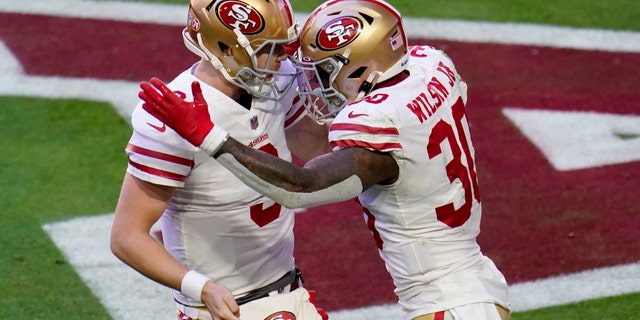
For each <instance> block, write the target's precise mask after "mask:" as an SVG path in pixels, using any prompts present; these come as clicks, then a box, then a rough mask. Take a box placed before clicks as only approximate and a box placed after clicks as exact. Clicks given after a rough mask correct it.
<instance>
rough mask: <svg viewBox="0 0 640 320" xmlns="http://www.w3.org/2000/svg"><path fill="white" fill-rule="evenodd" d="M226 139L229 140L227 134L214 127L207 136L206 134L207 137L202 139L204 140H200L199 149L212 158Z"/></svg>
mask: <svg viewBox="0 0 640 320" xmlns="http://www.w3.org/2000/svg"><path fill="white" fill-rule="evenodd" d="M227 139H229V133H228V132H226V131H225V130H223V129H222V128H220V127H218V126H215V125H214V126H213V128H212V129H211V131H210V132H209V134H207V136H206V137H204V140H202V144H200V149H201V150H203V151H204V152H206V153H207V154H208V155H210V156H212V157H213V155H214V154H216V152H218V150H220V148H221V147H222V145H223V144H224V143H225V142H226V141H227Z"/></svg>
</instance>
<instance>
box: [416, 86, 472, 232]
mask: <svg viewBox="0 0 640 320" xmlns="http://www.w3.org/2000/svg"><path fill="white" fill-rule="evenodd" d="M452 111H453V119H454V122H455V123H454V125H455V128H454V127H453V126H451V124H449V123H447V122H445V121H444V120H440V121H439V122H438V123H437V124H436V125H435V127H434V128H433V131H431V135H430V136H429V143H428V144H427V154H428V155H429V159H433V158H434V157H436V156H438V155H441V154H442V148H441V144H442V143H443V142H447V143H448V144H449V147H450V148H451V153H452V158H451V159H449V162H448V163H447V166H446V170H447V177H448V178H449V182H450V183H453V182H454V181H455V180H459V181H460V183H462V186H463V187H464V204H463V205H462V206H461V207H460V208H458V209H455V207H454V205H453V203H447V204H445V205H443V206H440V207H437V208H436V216H437V217H438V220H439V221H441V222H443V223H445V224H446V225H448V226H449V227H451V228H455V227H459V226H461V225H463V224H464V223H465V222H466V221H467V220H468V219H469V217H470V216H471V204H472V203H473V199H474V198H475V199H476V201H478V202H480V191H479V190H478V179H477V176H476V170H475V165H474V162H473V156H472V154H471V149H470V147H469V146H470V144H471V142H470V139H469V137H467V134H466V133H465V131H464V129H465V125H464V124H463V122H462V120H463V118H464V116H465V114H464V103H463V102H462V99H458V101H457V102H456V103H455V104H454V105H453V108H452ZM456 133H457V134H458V137H459V140H458V139H457V138H456ZM463 152H464V157H465V159H467V165H468V167H466V166H465V165H464V163H463V162H462V154H463Z"/></svg>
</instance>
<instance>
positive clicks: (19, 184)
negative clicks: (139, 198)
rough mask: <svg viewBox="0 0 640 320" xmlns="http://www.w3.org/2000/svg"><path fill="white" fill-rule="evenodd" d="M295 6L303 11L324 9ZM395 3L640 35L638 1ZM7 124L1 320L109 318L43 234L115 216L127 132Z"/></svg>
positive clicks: (104, 124)
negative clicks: (51, 226) (84, 218)
mask: <svg viewBox="0 0 640 320" xmlns="http://www.w3.org/2000/svg"><path fill="white" fill-rule="evenodd" d="M52 1H55V0H52ZM138 1H139V0H138ZM148 2H167V3H170V2H171V3H186V1H184V0H174V1H161V0H155V1H152V0H149V1H148ZM292 2H293V6H294V8H295V9H296V10H298V11H303V12H308V11H310V10H312V9H313V7H314V6H315V5H317V4H319V3H320V2H319V1H296V0H293V1H292ZM392 3H393V4H394V5H396V6H397V7H398V9H399V10H400V11H401V12H403V13H410V14H405V15H407V16H409V15H411V16H423V17H434V18H450V19H468V20H487V21H520V22H531V23H541V24H554V25H564V26H575V27H592V28H605V29H618V30H640V2H639V1H629V0H618V1H595V0H582V1H578V0H566V1H548V0H547V1H521V0H511V1H499V0H496V1H489V0H486V1H444V0H434V1H421V0H401V1H392ZM423 3H429V5H428V6H427V5H425V4H423ZM0 123H1V124H2V125H1V126H0V137H1V138H0V150H2V156H1V157H0V183H1V184H2V195H1V196H0V207H1V208H2V213H1V214H0V234H1V236H0V275H1V277H0V318H2V319H65V320H68V319H92V320H95V319H110V316H109V315H108V313H107V312H106V311H105V309H104V308H103V307H102V306H101V304H100V303H99V302H98V300H97V299H96V298H95V297H94V296H93V295H92V294H91V292H90V290H89V289H88V288H87V287H86V285H85V284H84V283H83V282H82V281H81V280H80V278H79V277H78V275H77V274H76V273H75V272H74V270H73V268H72V267H71V266H70V265H69V264H68V263H67V262H66V261H65V259H64V257H63V256H62V254H61V253H60V251H59V250H58V249H57V248H56V246H55V245H54V244H53V242H52V241H51V240H50V239H49V238H48V237H47V235H46V234H45V232H44V231H43V230H42V228H41V226H42V224H43V223H46V222H50V221H58V220H63V219H68V218H72V217H76V216H79V215H87V214H102V213H105V212H111V211H113V209H114V207H115V203H116V201H117V196H118V193H119V187H120V182H121V179H122V175H123V172H124V170H125V168H126V157H125V155H124V152H123V148H124V146H125V144H126V141H127V140H128V138H129V135H130V127H129V125H128V124H127V123H125V122H124V121H123V120H122V119H121V118H120V117H119V116H118V115H117V114H116V112H115V111H114V110H113V109H112V108H111V106H109V105H107V104H104V103H97V102H87V101H77V100H45V99H31V98H21V97H0ZM639 310H640V294H631V295H625V296H621V297H614V298H607V299H600V300H595V301H587V302H582V303H579V304H575V305H569V306H561V307H553V308H547V309H542V310H536V311H532V312H524V313H516V314H514V315H513V319H515V320H525V319H551V320H556V319H557V320H577V319H581V320H601V319H616V320H623V319H638V317H639V315H638V314H639ZM141 319H144V316H142V317H141Z"/></svg>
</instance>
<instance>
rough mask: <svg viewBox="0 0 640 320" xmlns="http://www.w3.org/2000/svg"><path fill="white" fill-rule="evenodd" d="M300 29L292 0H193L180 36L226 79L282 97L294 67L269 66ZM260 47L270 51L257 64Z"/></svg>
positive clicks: (268, 95)
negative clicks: (269, 67) (275, 76)
mask: <svg viewBox="0 0 640 320" xmlns="http://www.w3.org/2000/svg"><path fill="white" fill-rule="evenodd" d="M298 33H299V26H298V24H297V23H296V22H295V21H294V18H293V11H292V9H291V5H290V4H289V1H288V0H190V4H189V15H188V19H187V26H186V28H184V30H183V32H182V36H183V38H184V43H185V45H186V47H187V48H188V49H189V50H190V51H191V52H193V53H195V54H196V55H198V56H200V57H201V58H203V59H204V60H206V61H208V62H210V63H211V64H212V65H213V66H214V67H215V68H216V69H218V70H219V71H220V72H221V73H222V74H223V75H224V77H225V78H226V79H227V80H228V81H230V82H231V83H233V84H235V85H237V86H239V87H241V88H243V89H245V90H247V91H248V92H249V93H251V94H253V95H254V96H258V97H262V98H266V99H273V100H278V99H280V98H281V97H282V96H283V95H284V94H285V93H286V92H287V91H288V90H289V89H290V88H291V86H292V83H293V81H294V80H295V70H285V69H282V70H269V69H268V66H269V65H270V63H271V62H272V61H274V60H273V59H277V56H278V55H280V56H282V54H283V46H284V45H287V44H290V43H293V42H294V41H296V40H297V38H298ZM259 53H268V54H269V56H268V58H267V62H266V64H264V63H263V64H262V65H258V54H259ZM277 65H280V64H279V63H278V64H277ZM274 75H282V76H284V77H279V78H278V79H274V77H273V76H274Z"/></svg>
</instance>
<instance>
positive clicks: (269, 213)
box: [249, 144, 282, 228]
mask: <svg viewBox="0 0 640 320" xmlns="http://www.w3.org/2000/svg"><path fill="white" fill-rule="evenodd" d="M260 150H261V151H264V152H266V153H269V154H271V155H274V156H276V157H277V156H278V150H277V149H276V147H275V146H273V145H272V144H267V145H264V146H262V147H260ZM281 209H282V206H281V205H280V204H279V203H277V202H276V203H274V204H273V205H271V206H270V207H266V208H265V207H264V203H258V204H254V205H252V206H251V208H250V209H249V211H250V214H251V220H253V222H255V223H256V224H257V225H258V227H260V228H262V227H264V226H266V225H268V224H269V223H271V222H272V221H274V220H276V219H278V217H279V216H280V210H281Z"/></svg>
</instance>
